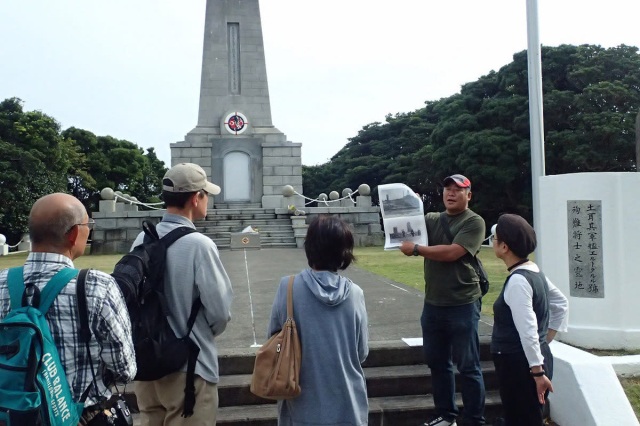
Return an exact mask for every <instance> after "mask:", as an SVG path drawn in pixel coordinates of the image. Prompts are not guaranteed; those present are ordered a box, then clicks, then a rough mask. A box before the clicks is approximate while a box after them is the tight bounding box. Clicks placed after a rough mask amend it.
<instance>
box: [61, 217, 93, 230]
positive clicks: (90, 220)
mask: <svg viewBox="0 0 640 426" xmlns="http://www.w3.org/2000/svg"><path fill="white" fill-rule="evenodd" d="M74 226H86V227H87V228H89V231H92V230H93V228H95V227H96V221H95V220H93V219H88V220H87V222H86V223H75V224H74V225H73V226H71V228H69V230H68V231H67V233H68V232H69V231H71V230H72V229H73V227H74Z"/></svg>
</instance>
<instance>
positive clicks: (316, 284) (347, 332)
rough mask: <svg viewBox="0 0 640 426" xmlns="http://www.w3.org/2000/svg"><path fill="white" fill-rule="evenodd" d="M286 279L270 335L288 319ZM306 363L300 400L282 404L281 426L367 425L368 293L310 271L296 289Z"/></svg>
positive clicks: (298, 277) (299, 278) (324, 273)
mask: <svg viewBox="0 0 640 426" xmlns="http://www.w3.org/2000/svg"><path fill="white" fill-rule="evenodd" d="M288 282H289V277H284V278H282V280H281V282H280V286H279V287H278V290H277V292H276V297H275V300H274V302H273V307H272V311H271V321H270V324H269V329H268V336H269V337H270V336H271V335H273V334H274V333H276V332H278V331H279V330H280V329H281V328H282V324H283V323H284V321H285V319H286V317H287V284H288ZM293 312H294V314H293V316H294V319H295V321H296V326H297V330H298V335H299V337H300V345H301V347H302V363H301V366H300V376H301V377H300V387H301V388H302V393H301V394H300V396H298V397H297V398H295V399H291V400H286V401H279V403H278V410H279V415H278V424H279V425H344V426H346V425H357V426H360V425H366V424H367V418H368V414H369V404H368V400H367V386H366V382H365V377H364V372H363V371H362V366H361V365H360V364H361V363H362V362H364V360H365V359H366V358H367V355H368V354H369V345H368V339H369V332H368V329H367V327H368V322H367V310H366V307H365V300H364V293H363V292H362V289H361V288H360V287H358V286H357V285H356V284H354V283H353V282H352V281H351V280H349V279H348V278H345V277H342V276H340V275H338V274H336V273H332V272H328V271H313V270H311V269H305V270H304V271H302V272H301V273H300V274H298V275H296V277H295V280H294V286H293Z"/></svg>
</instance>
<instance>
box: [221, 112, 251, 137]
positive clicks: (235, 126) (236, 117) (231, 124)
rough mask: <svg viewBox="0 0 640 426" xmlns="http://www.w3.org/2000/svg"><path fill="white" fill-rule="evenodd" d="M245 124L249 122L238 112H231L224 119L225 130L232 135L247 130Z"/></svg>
mask: <svg viewBox="0 0 640 426" xmlns="http://www.w3.org/2000/svg"><path fill="white" fill-rule="evenodd" d="M247 124H249V121H247V117H245V116H244V114H242V113H240V112H232V113H231V114H229V115H227V117H226V118H225V119H224V127H225V129H227V132H229V133H231V134H234V135H240V134H242V133H244V131H245V130H247V127H248V126H247Z"/></svg>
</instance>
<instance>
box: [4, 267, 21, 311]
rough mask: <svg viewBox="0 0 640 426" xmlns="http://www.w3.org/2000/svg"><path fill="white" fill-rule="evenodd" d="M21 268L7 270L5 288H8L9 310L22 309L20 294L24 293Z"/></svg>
mask: <svg viewBox="0 0 640 426" xmlns="http://www.w3.org/2000/svg"><path fill="white" fill-rule="evenodd" d="M23 273H24V272H23V267H22V266H18V267H16V268H11V269H9V272H8V274H7V286H8V287H9V297H10V298H11V309H18V308H21V307H22V293H24V277H23Z"/></svg>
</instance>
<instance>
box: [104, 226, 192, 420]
mask: <svg viewBox="0 0 640 426" xmlns="http://www.w3.org/2000/svg"><path fill="white" fill-rule="evenodd" d="M142 230H143V231H144V233H145V237H144V242H143V243H142V244H140V245H138V246H136V247H135V248H134V249H133V250H131V252H129V253H128V254H126V255H124V256H123V257H122V259H120V260H119V261H118V263H117V264H116V266H115V267H114V270H113V273H112V274H111V275H112V276H113V277H114V278H115V280H116V281H117V282H118V286H119V287H120V290H121V291H122V294H123V296H124V298H125V301H126V303H127V309H128V311H129V316H130V317H131V329H132V334H133V336H132V337H133V345H134V348H135V352H136V363H137V364H138V372H137V374H136V377H135V380H140V381H151V380H157V379H160V378H162V377H164V376H166V375H168V374H171V373H174V372H176V371H178V370H180V369H181V368H182V366H184V365H185V363H187V385H186V387H185V403H184V412H183V413H182V415H183V417H188V416H190V415H192V414H193V406H194V405H195V386H194V375H195V365H196V359H197V358H198V353H199V352H200V348H199V347H198V345H197V344H196V343H195V342H194V341H193V340H191V338H190V337H189V335H190V334H191V329H192V328H193V324H194V323H195V320H196V316H197V315H198V311H199V309H200V306H201V302H200V299H199V298H198V299H196V300H195V302H194V303H193V305H192V307H191V314H190V315H189V320H188V322H187V333H186V335H185V336H181V337H178V336H176V334H175V332H174V331H173V329H172V328H171V326H170V325H169V321H168V317H169V316H170V315H171V313H170V312H169V308H168V304H167V299H166V296H165V293H164V273H165V265H166V255H167V248H169V246H170V245H171V244H173V243H174V242H175V241H176V240H178V239H179V238H181V237H183V236H185V235H187V234H190V233H192V232H196V231H195V229H193V228H189V227H186V226H181V227H179V228H176V229H174V230H173V231H171V232H169V233H168V234H167V235H165V236H164V237H162V238H160V237H159V236H158V232H157V231H156V228H155V225H154V224H153V223H151V222H149V221H147V220H145V221H143V222H142Z"/></svg>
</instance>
